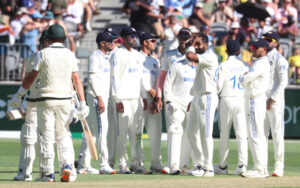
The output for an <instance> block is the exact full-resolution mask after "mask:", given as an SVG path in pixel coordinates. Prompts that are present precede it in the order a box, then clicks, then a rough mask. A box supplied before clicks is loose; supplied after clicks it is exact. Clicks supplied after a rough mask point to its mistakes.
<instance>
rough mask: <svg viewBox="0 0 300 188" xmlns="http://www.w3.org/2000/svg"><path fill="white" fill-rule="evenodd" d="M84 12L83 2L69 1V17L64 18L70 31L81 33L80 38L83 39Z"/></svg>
mask: <svg viewBox="0 0 300 188" xmlns="http://www.w3.org/2000/svg"><path fill="white" fill-rule="evenodd" d="M83 11H84V9H83V4H82V2H77V1H76V0H68V6H67V15H66V16H65V18H64V22H65V23H66V25H67V29H68V30H72V31H73V30H75V31H78V32H80V37H82V36H83V33H84V29H83V27H82V25H81V23H82V16H83ZM75 28H76V29H75Z"/></svg>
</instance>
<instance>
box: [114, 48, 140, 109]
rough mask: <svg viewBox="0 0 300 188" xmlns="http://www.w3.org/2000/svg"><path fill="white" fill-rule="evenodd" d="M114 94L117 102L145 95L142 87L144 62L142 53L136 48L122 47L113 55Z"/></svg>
mask: <svg viewBox="0 0 300 188" xmlns="http://www.w3.org/2000/svg"><path fill="white" fill-rule="evenodd" d="M112 58H113V59H112V61H113V66H112V68H111V69H112V71H111V74H112V96H113V99H114V101H115V102H116V103H119V102H121V100H122V99H138V98H142V97H144V93H145V92H144V91H143V88H142V71H143V63H142V61H141V54H140V53H139V52H138V51H136V50H135V49H131V51H128V50H127V49H126V48H125V47H124V46H123V47H121V48H120V49H119V50H118V51H117V52H115V54H114V55H113V57H112Z"/></svg>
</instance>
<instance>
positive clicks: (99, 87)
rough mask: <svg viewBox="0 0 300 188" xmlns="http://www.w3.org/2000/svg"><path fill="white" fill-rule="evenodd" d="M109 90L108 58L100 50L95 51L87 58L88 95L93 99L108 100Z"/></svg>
mask: <svg viewBox="0 0 300 188" xmlns="http://www.w3.org/2000/svg"><path fill="white" fill-rule="evenodd" d="M109 88H110V63H109V56H108V55H107V54H104V53H103V52H102V51H101V50H99V49H98V50H96V51H94V52H93V53H92V55H91V56H90V58H89V85H88V93H89V94H91V95H92V96H93V97H96V96H101V97H105V98H108V97H109Z"/></svg>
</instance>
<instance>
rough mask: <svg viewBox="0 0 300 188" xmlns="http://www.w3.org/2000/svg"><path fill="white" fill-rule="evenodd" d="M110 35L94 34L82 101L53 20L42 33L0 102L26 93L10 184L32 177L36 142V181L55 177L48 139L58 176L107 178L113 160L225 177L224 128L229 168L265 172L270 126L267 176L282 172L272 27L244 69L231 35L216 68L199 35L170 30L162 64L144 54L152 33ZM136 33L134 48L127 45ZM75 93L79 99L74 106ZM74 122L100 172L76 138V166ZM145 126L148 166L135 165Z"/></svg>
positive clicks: (278, 71) (279, 88)
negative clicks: (233, 144)
mask: <svg viewBox="0 0 300 188" xmlns="http://www.w3.org/2000/svg"><path fill="white" fill-rule="evenodd" d="M117 35H118V34H117V33H116V32H115V30H114V28H107V29H106V30H105V31H103V32H100V33H99V34H98V35H97V37H96V43H97V45H98V49H97V50H96V51H94V52H93V53H92V55H91V56H90V59H89V79H88V87H87V91H86V98H85V95H84V90H83V86H82V83H81V80H80V78H79V74H78V67H77V63H76V58H75V56H74V54H73V53H72V52H71V51H69V50H68V49H66V48H65V47H64V46H63V42H64V40H65V38H66V36H65V32H64V29H63V28H62V27H61V26H60V25H57V24H54V25H52V26H50V27H49V28H48V29H47V30H46V31H44V32H43V33H42V35H41V37H40V44H41V50H40V51H39V52H37V53H36V54H34V55H33V56H32V57H30V58H28V59H27V61H26V64H25V65H26V75H25V78H24V79H23V82H22V85H21V87H20V89H19V90H18V92H17V93H16V94H15V95H14V97H13V98H12V100H11V102H10V103H9V106H11V107H13V108H19V107H20V106H21V103H22V101H23V99H22V97H23V96H25V95H26V97H25V100H26V111H25V123H24V124H23V126H22V131H21V152H20V162H19V172H18V175H17V176H16V177H14V180H19V181H31V180H32V165H33V161H34V159H35V143H36V142H37V140H39V145H40V177H38V178H37V181H47V182H53V181H55V174H54V157H55V153H54V146H53V144H54V143H56V146H57V155H58V161H59V166H60V176H61V181H63V182H69V181H75V180H76V177H77V174H116V173H117V172H116V170H114V168H115V163H116V164H118V165H119V173H121V174H131V173H136V174H152V173H163V174H170V175H178V174H181V173H186V174H189V175H192V176H206V177H212V176H214V175H215V174H223V175H224V174H228V173H229V172H228V153H229V146H228V145H229V138H230V129H231V127H232V125H233V126H234V130H235V135H236V141H237V143H238V164H237V167H236V169H235V171H234V172H233V174H235V175H241V176H243V177H258V178H264V177H269V173H268V166H267V164H268V147H267V142H268V136H269V132H270V130H271V132H272V138H273V142H274V158H275V165H274V172H273V173H272V175H273V176H278V177H280V176H283V174H284V119H283V118H284V89H285V87H286V85H287V80H288V72H287V70H288V62H287V61H286V60H285V58H284V57H283V56H281V55H280V54H279V52H278V51H277V50H276V47H277V45H278V41H279V37H278V35H277V33H275V32H273V31H269V32H267V33H266V34H264V37H263V38H261V39H258V40H257V41H253V42H251V43H250V51H251V53H252V55H253V58H254V59H255V60H254V61H253V62H252V64H251V65H248V64H246V63H244V62H243V61H242V60H240V59H239V57H238V56H239V53H240V45H239V43H238V42H237V41H234V40H228V41H227V44H226V52H227V54H228V56H229V57H228V60H227V61H225V62H223V63H221V64H219V63H218V57H217V55H216V54H215V53H214V52H213V50H211V49H209V45H208V44H209V39H208V36H207V35H205V34H201V33H200V34H199V33H198V34H192V33H191V31H190V30H189V29H187V28H182V29H181V30H180V31H179V32H178V35H177V40H178V44H179V46H178V48H176V49H173V50H169V51H167V52H166V53H165V54H164V55H163V58H162V60H161V62H159V60H158V59H157V58H155V57H153V56H152V55H151V53H152V51H153V50H154V49H155V47H156V43H157V39H158V38H159V37H158V36H156V35H153V34H151V33H147V32H140V33H139V32H136V30H135V29H133V28H131V27H125V28H123V29H122V30H121V32H120V35H121V37H122V39H123V45H122V46H121V47H117V46H115V43H114V40H116V38H117ZM137 37H138V38H139V41H140V44H141V50H140V51H137V50H135V48H134V47H135V46H136V44H137ZM74 88H75V90H74ZM28 90H29V91H30V92H27V91H28ZM77 95H78V98H79V101H80V102H79V103H78V104H77V105H75V103H74V102H73V101H74V100H75V101H76V100H78V99H77ZM162 96H163V97H164V101H162ZM163 103H164V105H162V104H163ZM163 106H164V108H165V110H164V112H165V120H166V128H167V133H168V156H167V159H168V164H167V165H166V166H164V165H163V164H162V156H161V135H162V114H161V110H162V107H163ZM217 109H218V111H219V128H220V144H219V164H218V165H216V166H213V147H214V146H213V137H212V133H213V122H214V116H215V111H216V110H217ZM74 119H79V120H85V119H86V120H87V122H88V125H89V127H90V129H91V132H92V134H93V137H94V140H95V142H96V145H97V150H98V156H99V159H100V162H99V168H98V169H99V170H98V169H95V168H93V167H92V166H91V153H90V151H89V148H88V144H87V140H86V138H85V137H83V139H82V145H81V148H80V152H79V159H78V160H77V161H76V164H77V165H76V168H77V170H76V168H75V153H74V148H73V143H72V136H71V132H70V130H69V125H70V123H71V122H72V121H74ZM144 127H145V128H146V132H147V133H148V136H149V139H150V145H151V163H150V169H149V170H147V169H146V168H145V167H144V161H145V156H144V151H143V142H142V135H143V130H144ZM127 136H128V137H129V141H130V153H131V158H130V159H129V157H128V154H127V146H126V140H127ZM248 143H249V146H250V151H251V154H252V158H253V163H254V167H253V169H251V170H247V165H248ZM116 158H117V159H118V161H116ZM190 160H192V164H193V167H192V168H190Z"/></svg>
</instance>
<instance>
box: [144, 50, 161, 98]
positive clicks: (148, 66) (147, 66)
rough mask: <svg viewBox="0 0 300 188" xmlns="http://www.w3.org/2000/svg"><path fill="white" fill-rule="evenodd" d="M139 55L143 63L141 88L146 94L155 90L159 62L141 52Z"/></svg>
mask: <svg viewBox="0 0 300 188" xmlns="http://www.w3.org/2000/svg"><path fill="white" fill-rule="evenodd" d="M140 53H141V61H142V62H143V88H144V89H145V92H148V91H149V90H150V89H151V88H153V89H156V82H157V79H158V76H159V73H160V70H159V61H158V59H156V58H154V57H153V56H152V55H149V56H148V55H147V54H145V53H144V52H143V51H140Z"/></svg>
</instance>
